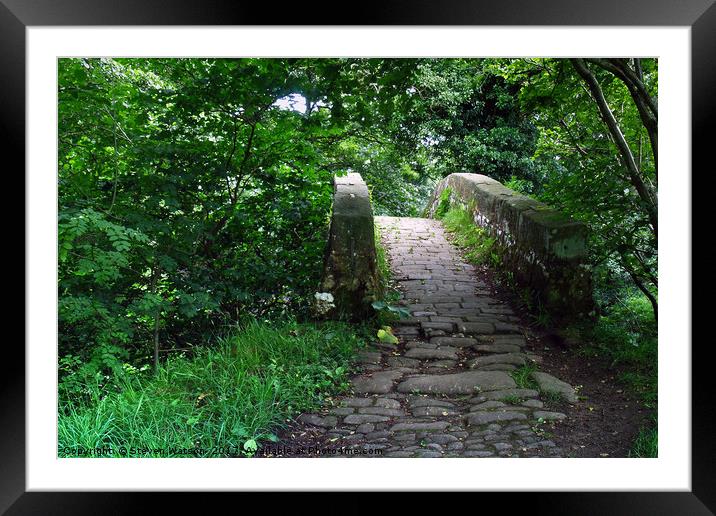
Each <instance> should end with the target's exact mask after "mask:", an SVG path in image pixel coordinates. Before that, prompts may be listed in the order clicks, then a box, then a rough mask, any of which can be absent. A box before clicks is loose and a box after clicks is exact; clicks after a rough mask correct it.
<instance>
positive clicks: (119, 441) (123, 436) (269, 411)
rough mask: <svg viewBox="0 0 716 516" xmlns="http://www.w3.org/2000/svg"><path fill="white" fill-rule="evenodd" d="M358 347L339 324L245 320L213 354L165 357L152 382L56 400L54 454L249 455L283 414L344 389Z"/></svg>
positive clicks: (126, 381) (136, 379)
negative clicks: (77, 400) (108, 450)
mask: <svg viewBox="0 0 716 516" xmlns="http://www.w3.org/2000/svg"><path fill="white" fill-rule="evenodd" d="M363 345H364V340H363V338H362V337H360V336H359V335H357V333H356V330H355V328H354V327H351V326H349V325H346V324H342V323H324V324H320V325H317V324H298V323H293V322H288V323H284V324H279V325H275V326H274V325H270V324H266V323H258V322H250V323H248V324H246V325H244V326H243V327H242V328H240V329H237V330H236V331H235V332H234V333H232V334H231V335H228V336H227V337H225V338H224V339H222V340H221V342H220V345H218V346H217V347H215V348H205V349H202V350H199V351H198V352H197V354H196V355H195V356H194V357H192V358H187V357H181V356H177V357H175V358H172V359H170V360H169V361H167V362H166V363H165V364H163V365H162V366H161V367H160V369H159V371H158V374H157V375H156V376H149V375H145V374H142V373H137V374H134V375H128V376H127V377H125V378H122V379H120V380H119V381H118V385H119V389H118V390H117V391H116V392H111V393H109V394H100V391H99V390H97V389H93V388H92V387H89V386H88V388H89V389H90V391H91V392H93V393H94V396H92V398H91V400H90V401H88V402H83V403H73V402H71V401H69V400H66V399H61V400H60V407H59V419H58V440H59V452H58V454H59V456H61V457H67V456H70V457H71V456H78V453H77V452H76V451H74V450H73V449H76V448H77V447H82V448H86V449H95V448H102V447H104V448H106V447H111V449H112V450H113V453H112V454H110V455H109V456H122V454H121V453H120V452H119V448H120V447H121V446H124V447H127V448H130V447H134V448H143V449H150V450H151V449H157V450H163V451H161V452H153V451H144V452H139V453H135V454H131V453H130V454H129V456H147V457H157V456H162V457H164V456H186V455H185V454H183V453H180V452H174V453H172V452H171V451H169V450H171V449H172V448H175V449H192V450H196V449H199V450H201V451H199V452H197V453H196V456H200V457H217V456H234V455H240V454H248V455H250V454H251V453H252V452H253V451H254V450H255V446H256V444H257V443H258V444H260V443H261V442H262V441H268V440H275V435H274V433H275V432H276V431H277V430H278V429H279V428H281V427H282V426H283V425H284V424H285V423H286V421H287V418H290V417H292V416H295V415H296V414H298V413H300V412H303V411H308V410H313V409H316V408H318V407H319V406H320V404H321V402H322V401H323V400H325V399H326V398H327V397H330V396H333V395H335V394H338V393H340V392H344V391H345V390H347V388H348V373H349V366H348V364H349V362H350V359H351V357H352V356H353V354H354V353H355V350H356V349H357V348H359V347H361V346H363ZM215 447H224V448H226V450H222V451H218V452H217V451H215V450H214V451H212V450H211V448H215ZM65 448H67V450H65Z"/></svg>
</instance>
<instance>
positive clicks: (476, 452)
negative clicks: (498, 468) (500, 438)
mask: <svg viewBox="0 0 716 516" xmlns="http://www.w3.org/2000/svg"><path fill="white" fill-rule="evenodd" d="M494 455H495V454H494V453H493V452H491V451H487V450H467V451H464V452H463V453H462V456H463V457H492V456H494Z"/></svg>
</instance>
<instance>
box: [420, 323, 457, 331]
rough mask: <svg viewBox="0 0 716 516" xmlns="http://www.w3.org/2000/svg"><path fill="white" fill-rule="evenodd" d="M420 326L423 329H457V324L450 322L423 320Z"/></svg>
mask: <svg viewBox="0 0 716 516" xmlns="http://www.w3.org/2000/svg"><path fill="white" fill-rule="evenodd" d="M420 326H421V327H422V328H423V330H443V331H447V332H451V331H453V330H454V329H455V325H454V324H453V323H449V322H422V323H420Z"/></svg>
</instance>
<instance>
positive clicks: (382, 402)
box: [375, 398, 400, 409]
mask: <svg viewBox="0 0 716 516" xmlns="http://www.w3.org/2000/svg"><path fill="white" fill-rule="evenodd" d="M375 406H376V407H383V408H387V409H399V408H400V402H399V401H398V400H394V399H392V398H378V399H376V400H375Z"/></svg>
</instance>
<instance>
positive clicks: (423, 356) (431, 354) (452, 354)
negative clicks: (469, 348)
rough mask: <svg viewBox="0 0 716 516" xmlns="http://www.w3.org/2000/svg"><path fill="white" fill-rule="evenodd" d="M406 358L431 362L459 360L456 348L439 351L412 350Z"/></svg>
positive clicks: (406, 354)
mask: <svg viewBox="0 0 716 516" xmlns="http://www.w3.org/2000/svg"><path fill="white" fill-rule="evenodd" d="M405 356H406V357H408V358H415V359H418V360H429V359H438V360H441V359H457V351H455V348H450V347H444V348H437V349H425V348H412V349H409V350H408V351H407V352H406V353H405Z"/></svg>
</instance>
